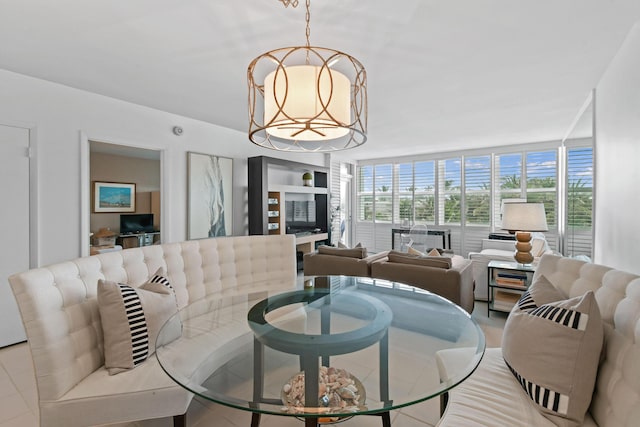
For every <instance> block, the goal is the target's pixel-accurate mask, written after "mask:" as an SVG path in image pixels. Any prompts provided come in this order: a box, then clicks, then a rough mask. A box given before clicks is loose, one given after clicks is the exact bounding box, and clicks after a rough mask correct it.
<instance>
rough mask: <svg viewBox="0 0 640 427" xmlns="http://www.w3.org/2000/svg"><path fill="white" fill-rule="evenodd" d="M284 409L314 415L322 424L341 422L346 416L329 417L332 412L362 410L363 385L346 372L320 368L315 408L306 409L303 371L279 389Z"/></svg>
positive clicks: (363, 398) (331, 368)
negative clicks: (316, 415) (317, 416)
mask: <svg viewBox="0 0 640 427" xmlns="http://www.w3.org/2000/svg"><path fill="white" fill-rule="evenodd" d="M281 398H282V402H283V404H284V405H285V408H284V410H285V411H286V412H291V413H299V414H302V413H305V414H308V413H317V414H319V415H320V417H319V419H318V422H319V423H322V424H327V423H335V422H339V421H344V420H346V419H347V418H349V417H344V416H342V417H332V416H331V414H332V413H339V414H344V413H349V412H357V411H358V410H359V409H361V408H363V407H364V402H365V400H366V395H365V391H364V386H363V385H362V383H361V382H360V380H358V379H357V378H356V377H354V376H353V375H351V374H350V373H349V372H347V371H346V370H345V369H340V368H334V367H327V366H321V367H320V372H319V374H318V405H317V406H316V407H313V408H305V405H304V401H305V396H304V372H299V373H297V374H295V375H294V376H292V377H291V378H290V379H289V381H287V382H286V383H285V384H284V386H283V387H282V393H281Z"/></svg>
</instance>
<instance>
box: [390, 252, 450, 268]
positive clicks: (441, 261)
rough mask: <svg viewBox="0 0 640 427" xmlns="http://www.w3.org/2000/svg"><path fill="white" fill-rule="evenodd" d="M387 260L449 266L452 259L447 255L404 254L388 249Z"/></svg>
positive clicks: (431, 265) (424, 265) (429, 265)
mask: <svg viewBox="0 0 640 427" xmlns="http://www.w3.org/2000/svg"><path fill="white" fill-rule="evenodd" d="M387 258H388V260H389V262H397V263H402V264H412V265H420V266H423V267H436V268H445V269H448V268H451V265H452V260H451V258H448V257H442V256H437V257H432V256H418V255H411V254H406V253H404V252H396V251H389V254H388V255H387Z"/></svg>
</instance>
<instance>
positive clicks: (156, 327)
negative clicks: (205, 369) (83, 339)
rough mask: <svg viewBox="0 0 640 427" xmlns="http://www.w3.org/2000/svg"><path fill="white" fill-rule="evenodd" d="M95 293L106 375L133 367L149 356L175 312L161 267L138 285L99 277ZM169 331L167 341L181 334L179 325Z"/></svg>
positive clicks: (175, 303)
mask: <svg viewBox="0 0 640 427" xmlns="http://www.w3.org/2000/svg"><path fill="white" fill-rule="evenodd" d="M97 296H98V309H99V311H100V319H101V321H102V331H103V336H104V357H105V367H106V368H107V370H108V371H109V375H114V374H118V373H120V372H123V371H126V370H129V369H133V368H135V367H136V366H138V365H140V364H141V363H142V362H144V361H145V360H146V359H147V358H148V357H149V356H151V355H152V354H153V353H154V352H155V345H156V338H157V337H158V332H159V331H160V328H161V327H162V325H163V324H164V323H165V322H166V321H167V320H168V319H169V317H171V316H172V315H174V314H175V313H177V311H178V305H177V302H176V296H175V293H174V291H173V288H172V287H171V284H170V283H169V281H168V280H167V279H166V278H165V277H164V272H163V271H162V269H159V270H158V271H157V272H156V274H154V275H153V276H152V277H151V278H150V279H149V280H148V281H147V282H146V283H144V284H143V285H141V286H140V287H138V288H136V287H133V286H129V285H127V284H124V283H117V282H114V281H109V280H99V282H98V295H97ZM172 332H173V333H171V334H168V335H166V336H167V337H169V340H170V339H171V338H173V339H175V338H177V337H178V336H179V335H180V329H179V328H177V329H176V330H175V331H172Z"/></svg>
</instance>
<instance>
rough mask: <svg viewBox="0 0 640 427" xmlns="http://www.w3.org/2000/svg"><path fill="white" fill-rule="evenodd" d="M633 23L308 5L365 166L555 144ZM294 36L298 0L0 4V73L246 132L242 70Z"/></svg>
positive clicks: (530, 3) (627, 16)
mask: <svg viewBox="0 0 640 427" xmlns="http://www.w3.org/2000/svg"><path fill="white" fill-rule="evenodd" d="M638 20H640V1H638V0H406V1H399V0H396V1H390V0H366V1H364V0H313V2H312V4H311V44H312V45H315V46H323V47H330V48H333V49H337V50H341V51H343V52H347V53H349V54H351V55H353V56H355V57H356V58H358V59H359V60H360V61H361V62H362V63H363V64H364V66H365V67H366V69H367V76H368V96H369V132H368V134H369V139H368V141H367V143H366V144H365V145H364V146H362V147H360V148H357V149H354V150H351V151H349V152H345V154H347V153H348V155H349V157H353V158H355V159H362V158H373V157H382V156H397V155H412V154H416V153H427V152H437V151H447V150H452V149H465V148H473V147H477V146H487V145H502V144H510V143H524V142H533V141H543V140H551V139H561V138H562V137H563V136H564V134H565V132H566V131H567V129H568V127H569V125H570V124H571V122H572V121H573V119H574V117H575V115H576V114H577V112H578V110H579V108H580V107H581V105H582V104H583V101H584V100H585V99H586V97H587V95H588V94H589V91H590V90H591V88H593V87H594V86H595V85H596V84H597V82H598V80H599V78H600V76H601V75H602V73H603V71H604V70H605V69H606V66H607V64H608V63H609V62H610V61H611V59H612V58H613V56H614V55H615V53H616V51H617V50H618V48H619V47H620V45H621V43H622V41H623V40H624V37H625V36H626V34H627V32H628V31H629V30H630V28H631V26H632V25H633V24H634V23H635V22H636V21H638ZM304 41H305V38H304V0H301V4H300V5H299V6H298V8H296V9H292V8H291V7H289V8H285V7H284V6H283V5H282V3H280V2H279V1H277V0H242V1H237V0H235V1H234V0H126V1H125V0H119V1H118V0H91V1H87V0H57V1H52V0H0V67H1V68H4V69H7V70H10V71H14V72H17V73H22V74H26V75H30V76H34V77H39V78H42V79H45V80H50V81H54V82H58V83H62V84H65V85H68V86H72V87H75V88H79V89H84V90H87V91H91V92H95V93H99V94H103V95H107V96H110V97H114V98H118V99H122V100H126V101H130V102H134V103H137V104H141V105H146V106H149V107H153V108H157V109H160V110H164V111H168V112H172V113H176V114H180V115H183V116H187V117H192V118H195V119H199V120H203V121H206V122H210V123H215V124H218V125H222V126H226V127H229V128H233V129H238V130H241V131H245V130H246V128H247V123H248V119H247V83H246V69H247V65H248V64H249V62H250V61H251V60H252V59H253V58H255V57H256V56H258V55H260V54H262V53H264V52H266V51H268V50H272V49H275V48H279V47H286V46H292V45H299V44H304ZM249 143H250V142H249V141H248V140H247V144H249Z"/></svg>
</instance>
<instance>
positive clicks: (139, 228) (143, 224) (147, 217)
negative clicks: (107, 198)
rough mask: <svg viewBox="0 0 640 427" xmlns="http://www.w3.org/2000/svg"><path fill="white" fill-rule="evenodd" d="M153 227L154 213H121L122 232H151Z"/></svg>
mask: <svg viewBox="0 0 640 427" xmlns="http://www.w3.org/2000/svg"><path fill="white" fill-rule="evenodd" d="M153 231H155V229H154V228H153V214H128V215H120V234H135V233H150V232H153Z"/></svg>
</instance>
